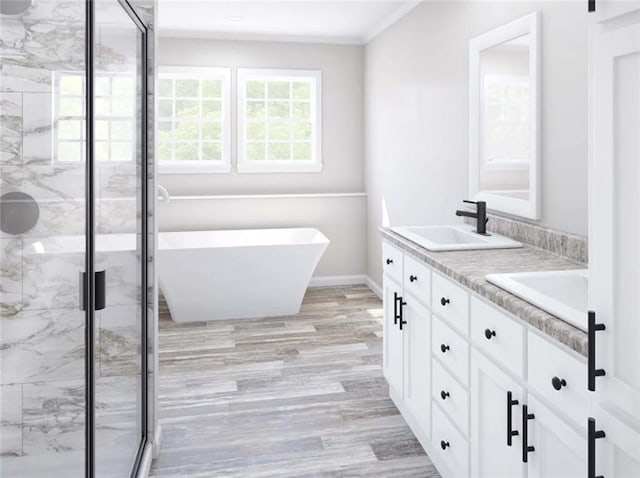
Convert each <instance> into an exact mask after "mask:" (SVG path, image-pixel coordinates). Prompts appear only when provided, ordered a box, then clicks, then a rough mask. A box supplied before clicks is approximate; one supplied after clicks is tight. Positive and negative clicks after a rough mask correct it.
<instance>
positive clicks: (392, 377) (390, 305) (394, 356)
mask: <svg viewBox="0 0 640 478" xmlns="http://www.w3.org/2000/svg"><path fill="white" fill-rule="evenodd" d="M383 289H384V291H383V294H384V295H383V300H384V304H383V306H384V322H383V339H382V340H383V355H384V356H383V363H384V376H385V378H386V379H387V382H388V383H389V387H390V388H391V389H393V391H394V393H395V394H396V395H397V396H399V397H400V398H402V397H403V390H404V383H403V363H404V350H403V349H404V344H403V335H404V334H403V331H402V330H400V328H399V327H398V325H397V323H396V322H397V321H396V315H397V311H398V309H397V308H398V307H399V304H398V302H399V300H401V296H402V288H401V287H400V286H398V285H397V284H396V283H395V282H393V281H392V280H391V279H389V277H388V276H385V278H384V285H383Z"/></svg>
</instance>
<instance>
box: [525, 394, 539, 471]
mask: <svg viewBox="0 0 640 478" xmlns="http://www.w3.org/2000/svg"><path fill="white" fill-rule="evenodd" d="M534 418H536V416H535V415H534V414H533V413H529V410H528V408H527V405H525V404H523V405H522V463H527V461H528V456H529V453H531V452H532V451H536V447H534V446H531V445H529V436H528V435H529V420H533V419H534Z"/></svg>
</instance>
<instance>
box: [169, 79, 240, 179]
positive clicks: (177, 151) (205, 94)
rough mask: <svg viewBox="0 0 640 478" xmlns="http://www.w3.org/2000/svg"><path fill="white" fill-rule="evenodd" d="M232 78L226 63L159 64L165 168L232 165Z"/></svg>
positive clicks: (226, 168)
mask: <svg viewBox="0 0 640 478" xmlns="http://www.w3.org/2000/svg"><path fill="white" fill-rule="evenodd" d="M229 78H230V72H229V69H225V68H189V67H184V68H178V67H164V68H162V69H161V70H160V79H159V90H158V158H159V165H160V172H174V173H190V172H229V171H230V170H231V152H230V122H231V116H230V108H229V104H230V100H229V96H230V92H229Z"/></svg>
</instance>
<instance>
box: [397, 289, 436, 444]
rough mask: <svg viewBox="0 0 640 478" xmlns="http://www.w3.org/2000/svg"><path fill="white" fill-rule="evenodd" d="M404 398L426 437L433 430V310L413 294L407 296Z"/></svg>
mask: <svg viewBox="0 0 640 478" xmlns="http://www.w3.org/2000/svg"><path fill="white" fill-rule="evenodd" d="M405 302H406V304H407V305H406V306H403V310H402V315H403V318H404V320H405V321H406V322H407V323H406V325H404V326H403V332H404V334H405V362H404V364H405V369H404V370H405V375H404V378H405V383H404V385H405V386H404V400H405V404H406V405H407V407H408V408H409V410H410V412H411V414H412V415H413V416H414V417H415V418H416V419H417V420H418V423H419V424H420V428H422V430H423V432H424V433H425V435H426V436H427V437H429V436H430V429H431V399H430V397H431V395H430V390H431V338H430V334H431V313H430V312H429V310H428V309H427V308H425V307H424V306H422V305H420V304H419V303H418V301H417V299H415V298H414V297H413V296H411V295H408V296H406V298H405Z"/></svg>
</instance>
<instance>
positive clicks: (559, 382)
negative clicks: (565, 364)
mask: <svg viewBox="0 0 640 478" xmlns="http://www.w3.org/2000/svg"><path fill="white" fill-rule="evenodd" d="M551 386H552V387H553V388H555V389H556V390H562V387H566V386H567V381H566V380H565V379H564V378H560V377H553V378H552V379H551Z"/></svg>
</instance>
